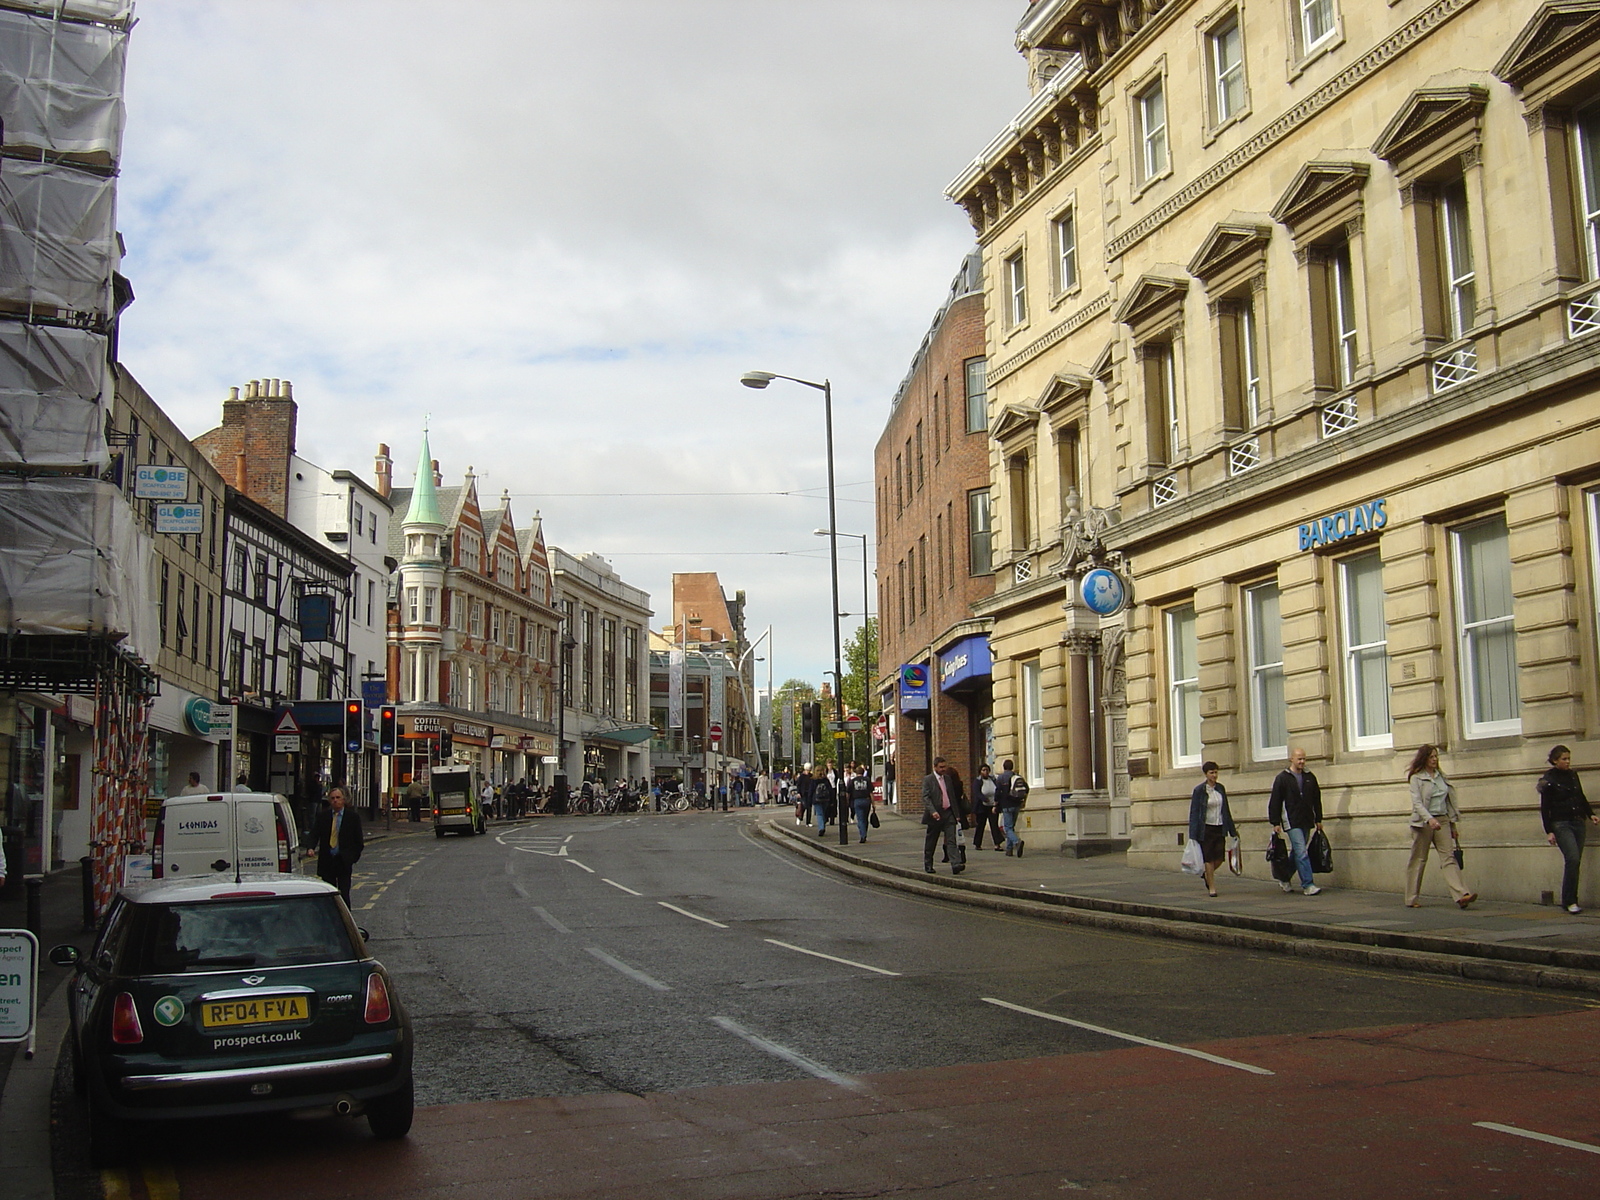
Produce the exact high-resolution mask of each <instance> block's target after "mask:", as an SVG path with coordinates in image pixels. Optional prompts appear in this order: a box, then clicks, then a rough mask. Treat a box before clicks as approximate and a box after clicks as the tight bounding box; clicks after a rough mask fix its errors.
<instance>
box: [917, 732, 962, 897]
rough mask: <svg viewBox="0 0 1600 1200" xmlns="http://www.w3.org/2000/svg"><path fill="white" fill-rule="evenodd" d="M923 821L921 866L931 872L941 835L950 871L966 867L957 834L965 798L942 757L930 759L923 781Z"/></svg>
mask: <svg viewBox="0 0 1600 1200" xmlns="http://www.w3.org/2000/svg"><path fill="white" fill-rule="evenodd" d="M922 823H923V824H924V825H925V826H927V833H926V834H925V835H924V837H923V839H922V869H923V870H924V871H926V872H927V873H928V874H930V875H932V874H933V848H934V847H935V846H937V845H938V844H939V837H940V835H941V834H942V835H943V836H944V850H945V854H946V855H948V856H949V859H950V873H951V874H952V875H959V874H961V872H963V871H965V870H966V869H967V863H966V858H965V850H964V847H963V846H962V845H961V839H960V837H959V836H958V834H959V831H960V830H961V829H963V828H964V827H965V826H966V824H967V797H966V793H965V792H964V791H963V790H962V787H961V780H959V779H958V778H956V777H955V775H953V774H952V773H951V771H950V764H949V763H947V762H945V760H944V759H942V758H935V759H934V760H933V774H931V775H928V776H926V777H925V778H924V779H923V781H922Z"/></svg>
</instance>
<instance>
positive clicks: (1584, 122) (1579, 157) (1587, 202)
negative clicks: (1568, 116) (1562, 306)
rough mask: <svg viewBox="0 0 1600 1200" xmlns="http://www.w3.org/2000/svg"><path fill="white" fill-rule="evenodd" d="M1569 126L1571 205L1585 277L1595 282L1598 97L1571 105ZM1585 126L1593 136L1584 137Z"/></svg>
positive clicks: (1599, 269)
mask: <svg viewBox="0 0 1600 1200" xmlns="http://www.w3.org/2000/svg"><path fill="white" fill-rule="evenodd" d="M1571 126H1572V135H1571V137H1570V138H1569V139H1568V140H1569V144H1570V146H1571V151H1570V153H1571V154H1572V157H1573V160H1574V163H1573V165H1574V167H1575V170H1574V171H1573V175H1574V179H1573V182H1574V184H1575V185H1576V190H1577V194H1576V195H1575V196H1574V197H1573V205H1574V209H1575V210H1576V211H1575V215H1576V216H1577V219H1578V240H1579V242H1580V243H1581V244H1582V246H1583V268H1584V279H1585V281H1586V282H1594V281H1597V280H1600V101H1595V102H1593V103H1590V104H1585V105H1580V106H1579V107H1578V108H1576V109H1574V110H1573V113H1572V121H1571ZM1585 127H1588V128H1590V129H1592V130H1593V133H1594V136H1593V138H1591V139H1588V140H1586V139H1585V138H1584V136H1583V135H1584V129H1585ZM1586 147H1587V148H1588V152H1586ZM1591 198H1592V199H1591ZM1591 202H1592V204H1593V207H1591Z"/></svg>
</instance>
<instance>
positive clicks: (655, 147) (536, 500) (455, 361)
mask: <svg viewBox="0 0 1600 1200" xmlns="http://www.w3.org/2000/svg"><path fill="white" fill-rule="evenodd" d="M1025 8H1026V3H1025V0H498V2H497V0H474V2H473V3H470V4H469V3H466V2H465V0H437V2H436V3H432V4H414V3H408V2H406V0H386V2H385V3H381V4H380V3H366V2H362V0H316V2H306V3H298V2H293V0H271V2H270V3H265V4H261V3H254V4H247V3H244V2H243V0H140V2H139V5H138V13H139V16H140V21H139V24H138V26H137V28H136V29H135V30H134V33H133V37H132V41H131V48H130V54H129V69H128V92H127V100H128V129H127V136H126V141H125V145H124V159H123V172H122V184H121V193H120V205H121V210H120V222H119V223H120V227H121V229H122V232H123V235H124V237H125V240H126V243H127V258H126V259H125V260H124V264H123V270H124V272H125V273H126V274H127V275H128V276H129V277H130V278H131V279H132V281H133V284H134V288H135V290H136V292H137V295H138V299H137V302H136V303H135V304H134V305H133V307H132V308H131V309H130V310H129V311H128V312H127V314H126V315H125V316H124V319H123V330H122V344H121V348H122V356H123V360H124V361H125V362H126V364H127V365H128V367H129V368H130V369H131V370H132V371H133V373H134V374H135V375H136V376H138V377H139V379H140V380H141V382H143V383H144V385H145V386H146V387H147V388H148V389H149V390H150V392H151V393H152V395H154V396H155V397H156V399H157V400H158V401H159V402H160V403H161V404H162V405H163V407H165V408H166V409H167V411H168V412H169V413H170V414H171V415H172V416H173V418H174V419H175V420H176V421H177V422H178V424H179V426H180V427H181V428H183V429H184V430H185V431H186V432H188V433H189V434H190V435H191V436H192V435H195V434H199V433H201V432H203V431H204V430H206V429H209V428H211V427H212V426H214V425H215V424H217V422H218V421H219V419H220V413H221V403H222V400H223V397H224V396H225V395H226V393H227V389H228V387H229V386H230V385H239V384H243V383H244V382H245V381H247V380H249V379H253V378H261V377H276V378H281V379H290V380H292V381H293V382H294V387H295V396H296V399H297V400H298V401H299V403H300V433H299V446H300V452H301V453H302V454H304V455H305V456H306V457H308V458H310V459H312V460H313V461H315V462H318V463H319V464H321V465H323V466H326V467H329V468H348V469H352V470H357V471H360V472H362V473H369V472H370V470H371V463H372V457H373V453H374V450H375V447H376V445H377V443H378V442H380V441H383V442H387V443H389V445H390V446H391V447H392V449H393V453H394V457H395V459H396V462H397V464H398V472H397V475H398V479H397V482H399V483H401V484H405V485H409V483H410V481H411V475H412V471H413V468H414V465H415V462H416V456H417V449H418V444H419V437H420V432H421V429H422V426H423V422H424V420H428V421H430V422H431V431H432V432H431V438H432V445H433V450H434V453H435V456H436V457H437V458H438V459H439V460H440V465H441V469H442V471H443V473H444V475H445V477H446V482H449V483H455V482H459V481H460V478H461V476H462V475H463V474H464V473H465V471H466V470H467V468H468V466H469V465H470V466H471V467H472V469H473V470H474V471H475V472H476V473H477V475H478V477H479V479H478V486H479V491H480V495H481V496H482V498H483V500H484V502H485V503H486V504H493V503H495V502H496V501H497V499H498V497H499V495H500V493H501V491H502V490H506V491H509V492H510V493H511V496H512V505H513V512H514V514H515V515H516V516H517V517H518V518H519V520H521V521H526V520H527V518H529V517H531V516H532V514H533V512H534V511H535V510H539V511H541V512H542V514H543V517H544V521H545V531H546V536H547V538H548V539H549V540H550V541H552V542H554V543H555V544H558V545H561V546H563V547H564V548H566V549H567V550H569V551H572V552H574V553H586V552H589V551H598V552H600V553H601V554H604V555H606V556H607V557H608V558H609V559H610V560H611V562H612V563H613V565H614V566H615V567H616V568H617V570H618V571H619V572H620V573H621V575H622V577H623V578H624V579H626V580H627V581H628V582H630V583H633V584H635V585H637V586H639V587H642V588H645V589H646V590H648V591H649V592H650V593H651V595H652V598H653V603H654V607H655V609H656V613H657V617H656V618H655V620H654V624H655V625H656V626H657V627H658V628H659V627H660V626H662V625H664V624H666V623H668V622H669V621H670V611H671V576H672V572H674V571H704V570H715V571H717V572H719V573H720V575H721V578H722V582H723V585H724V587H725V588H726V589H728V590H729V591H730V592H732V591H733V590H734V589H736V588H743V589H745V590H746V591H747V593H748V596H749V606H748V610H747V613H748V619H749V622H750V625H751V627H752V630H754V631H759V630H762V629H764V628H765V627H766V626H767V625H768V624H771V625H772V626H774V635H773V640H774V642H775V645H776V655H775V660H774V673H775V674H776V676H777V677H778V678H779V679H782V678H784V677H787V676H791V675H799V676H803V677H808V678H812V679H814V680H820V679H821V674H822V671H823V670H824V669H826V668H829V667H831V659H832V645H831V633H830V629H829V625H828V615H827V614H828V569H827V555H826V548H827V543H826V541H825V539H822V538H817V537H814V536H812V532H811V531H812V530H813V529H814V528H816V527H818V526H822V525H826V523H827V507H826V503H825V500H824V498H823V497H824V495H825V481H826V465H825V456H824V452H823V425H822V406H821V403H820V401H821V397H820V394H819V393H816V392H814V391H812V390H810V389H807V388H803V387H798V386H795V385H793V384H781V383H777V384H774V385H773V386H772V387H770V388H768V389H767V390H766V391H764V392H757V391H752V390H748V389H746V388H742V387H740V386H739V382H738V381H739V376H740V375H741V374H742V373H743V372H744V371H746V370H749V369H763V370H768V371H774V372H779V373H782V374H786V375H795V376H799V377H801V378H806V379H813V380H821V379H823V378H824V377H828V378H830V379H831V380H832V382H833V386H834V395H835V414H834V416H835V437H836V443H837V463H838V479H839V482H840V485H841V486H840V489H839V494H840V496H841V504H840V511H839V528H840V530H841V531H844V532H870V531H871V529H872V523H871V522H872V505H871V496H872V489H871V485H870V482H869V481H870V479H871V474H872V472H871V455H872V445H873V443H874V442H875V441H876V439H877V436H878V434H879V432H880V431H881V429H882V427H883V422H884V419H885V417H886V415H887V412H888V405H889V401H890V399H891V398H892V396H893V394H894V389H895V387H896V385H897V384H898V383H899V381H900V379H901V378H902V377H903V375H904V374H905V372H906V370H907V368H908V366H909V365H910V361H911V357H912V355H913V354H914V353H915V351H916V348H917V345H918V343H919V342H920V341H921V338H922V335H923V333H924V332H925V331H926V329H927V327H928V324H929V322H930V321H931V319H932V317H933V314H934V313H935V311H936V310H937V308H938V307H939V305H940V304H941V303H942V301H943V299H944V296H945V293H946V290H947V288H948V285H949V282H950V280H951V278H952V277H953V276H954V274H955V271H956V269H957V267H958V266H959V264H960V260H961V258H962V256H963V255H964V254H965V253H966V252H967V250H968V249H969V248H970V247H971V244H972V231H971V228H970V226H969V225H968V224H967V221H966V218H965V216H964V214H963V213H962V212H961V211H960V210H959V209H958V208H956V207H955V206H954V205H953V204H951V203H950V202H949V201H947V200H946V199H944V196H943V191H944V187H945V186H946V184H948V183H949V181H950V180H951V179H953V178H954V177H955V176H956V174H957V173H958V172H959V171H960V170H961V169H962V167H963V166H964V165H965V164H966V163H967V162H968V161H970V160H971V159H972V158H973V157H974V156H976V155H977V153H978V152H979V151H980V150H981V149H982V148H983V147H984V146H985V145H986V144H987V143H988V142H989V140H990V139H991V138H992V137H993V136H994V135H995V134H996V133H997V132H998V131H999V130H1000V129H1001V127H1002V126H1003V125H1004V124H1005V123H1006V122H1007V121H1009V120H1010V119H1011V117H1012V116H1013V115H1015V113H1016V112H1017V111H1018V110H1019V109H1020V108H1021V107H1022V105H1023V104H1024V103H1025V101H1026V98H1027V96H1026V86H1025V81H1026V75H1025V69H1024V64H1023V61H1022V59H1021V58H1020V57H1019V56H1018V55H1017V53H1016V51H1015V49H1014V48H1013V43H1012V38H1013V33H1014V29H1015V26H1016V23H1017V20H1018V18H1019V17H1020V15H1021V13H1022V12H1023V10H1024V9H1025ZM687 493H699V494H697V495H696V494H687ZM840 545H841V579H842V584H841V586H842V588H843V591H844V596H845V599H844V600H843V602H842V605H841V607H843V608H844V609H845V610H847V611H849V612H851V613H856V612H858V610H859V609H860V607H861V602H860V599H859V597H858V593H859V591H860V578H861V574H860V549H859V546H860V543H859V542H858V541H856V540H855V539H843V540H842V541H841V543H840ZM875 594H876V589H875V588H874V596H875ZM875 605H876V600H874V606H875ZM854 624H855V619H854V618H852V619H851V620H850V621H847V622H846V634H847V635H848V632H849V629H850V628H852V627H853V626H854ZM762 674H764V672H762Z"/></svg>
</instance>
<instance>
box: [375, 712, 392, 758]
mask: <svg viewBox="0 0 1600 1200" xmlns="http://www.w3.org/2000/svg"><path fill="white" fill-rule="evenodd" d="M394 738H395V708H394V705H392V704H385V705H383V706H382V707H381V708H379V709H378V753H379V754H393V753H394V744H395V743H394Z"/></svg>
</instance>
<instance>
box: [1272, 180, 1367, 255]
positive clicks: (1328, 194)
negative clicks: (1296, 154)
mask: <svg viewBox="0 0 1600 1200" xmlns="http://www.w3.org/2000/svg"><path fill="white" fill-rule="evenodd" d="M1371 172H1372V168H1371V167H1370V166H1369V165H1368V164H1367V163H1364V162H1326V161H1318V162H1309V163H1307V164H1306V165H1305V166H1303V167H1301V168H1300V170H1299V171H1298V172H1297V173H1296V174H1295V177H1294V179H1293V180H1292V181H1291V182H1290V184H1289V186H1288V188H1287V189H1286V190H1285V191H1284V193H1283V195H1282V196H1281V197H1279V199H1278V202H1277V203H1276V204H1274V205H1273V206H1272V219H1273V220H1274V221H1277V222H1279V223H1280V224H1283V225H1285V226H1287V227H1288V230H1289V233H1290V234H1291V235H1292V236H1293V237H1294V238H1295V239H1296V240H1297V241H1298V240H1300V239H1301V238H1302V237H1303V236H1304V235H1305V234H1306V233H1307V232H1308V231H1310V230H1312V229H1316V228H1319V227H1321V226H1323V225H1329V224H1334V223H1336V222H1338V221H1342V220H1344V219H1345V218H1346V217H1347V216H1348V215H1350V214H1349V213H1348V212H1347V211H1346V210H1347V209H1349V210H1356V209H1359V207H1360V197H1361V190H1362V189H1363V188H1364V187H1366V186H1367V176H1368V175H1369V174H1371Z"/></svg>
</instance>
